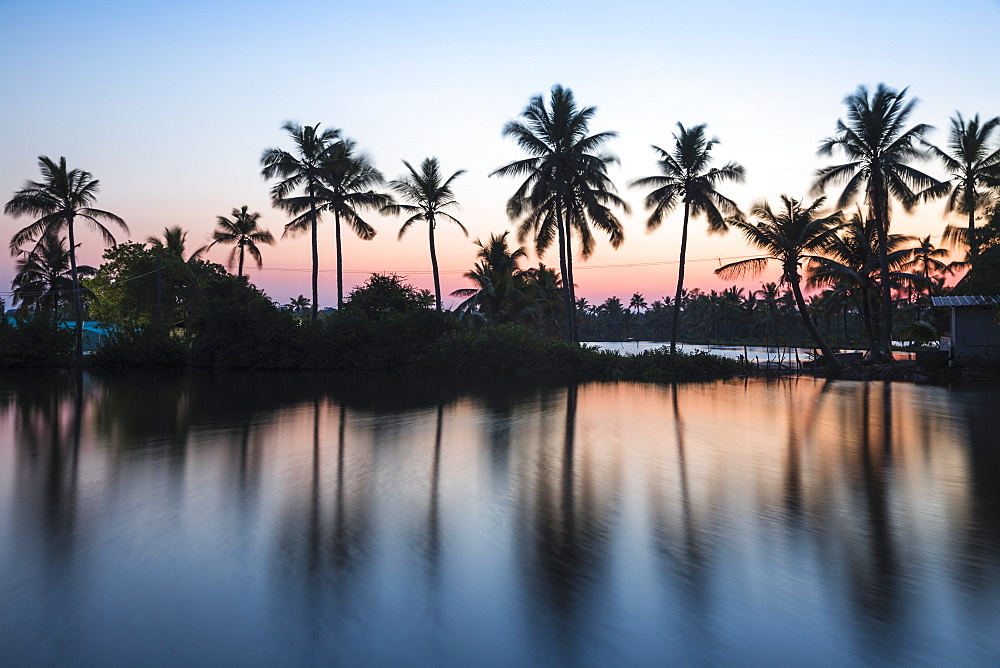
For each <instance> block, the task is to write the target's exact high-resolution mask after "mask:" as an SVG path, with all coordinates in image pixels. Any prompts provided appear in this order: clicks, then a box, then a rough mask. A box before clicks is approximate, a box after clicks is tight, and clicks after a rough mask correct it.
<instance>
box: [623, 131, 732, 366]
mask: <svg viewBox="0 0 1000 668" xmlns="http://www.w3.org/2000/svg"><path fill="white" fill-rule="evenodd" d="M677 127H678V130H679V131H678V133H677V134H675V135H674V147H673V149H672V150H671V151H665V150H663V149H662V148H660V147H658V146H653V150H654V151H656V153H657V154H658V155H659V156H660V159H659V161H658V164H659V167H660V174H658V175H657V176H647V177H645V178H641V179H636V180H635V181H633V182H632V183H631V186H632V187H633V188H653V191H652V192H650V193H649V194H648V195H646V200H645V203H646V208H647V209H652V213H651V214H650V216H649V220H647V221H646V229H647V230H649V231H652V230H655V229H656V228H658V227H659V226H660V224H661V223H662V222H663V219H664V218H665V217H666V216H667V215H668V214H670V212H672V211H673V210H674V208H675V207H676V206H677V204H678V203H683V204H684V223H683V227H682V228H681V257H680V264H679V267H678V270H677V292H676V293H675V296H674V319H673V322H672V323H671V325H670V352H675V351H676V350H677V323H678V321H679V320H680V309H681V295H682V294H683V291H684V263H685V260H686V258H687V239H688V221H689V220H690V219H691V216H698V215H701V214H704V215H705V217H706V218H708V231H709V234H720V233H723V232H725V231H726V219H727V218H728V217H738V216H740V210H739V207H737V206H736V203H735V202H733V201H732V200H730V199H728V198H726V197H723V196H722V194H720V193H719V191H717V190H716V187H717V186H718V184H720V183H724V182H726V181H732V182H737V183H738V182H741V181H743V176H744V170H743V167H742V165H739V164H737V163H735V162H729V163H726V164H725V165H723V166H722V167H712V168H711V169H710V168H709V167H708V165H709V163H710V162H711V161H712V156H711V152H712V148H713V147H714V146H715V145H716V144H717V143H718V142H719V140H718V139H714V138H713V139H707V138H706V137H705V124H704V123H703V124H701V125H696V126H694V127H693V128H685V127H684V126H683V125H682V124H680V123H678V124H677Z"/></svg>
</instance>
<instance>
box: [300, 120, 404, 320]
mask: <svg viewBox="0 0 1000 668" xmlns="http://www.w3.org/2000/svg"><path fill="white" fill-rule="evenodd" d="M323 166H324V171H323V172H322V174H321V176H320V179H321V181H322V183H321V185H320V187H319V189H318V190H317V192H316V193H315V201H316V206H317V208H316V211H317V214H321V213H322V212H324V211H326V212H331V211H332V212H333V219H334V225H335V228H334V229H335V232H336V239H337V308H338V309H342V308H344V262H343V258H344V251H343V241H342V238H341V229H340V228H341V225H340V223H341V221H343V222H346V223H347V224H348V225H349V226H350V227H351V229H352V230H353V231H354V233H355V234H356V235H358V237H359V238H361V239H363V240H365V241H371V240H372V239H374V238H375V234H376V231H375V228H374V227H372V226H371V225H369V224H368V223H367V222H365V220H364V219H363V218H362V217H361V216H360V215H359V213H358V211H359V210H363V209H371V210H380V209H383V208H385V207H386V206H388V205H390V204H392V198H391V197H389V196H388V195H386V194H383V193H377V192H375V191H374V190H373V188H375V187H377V186H381V185H383V184H384V183H385V178H384V177H383V176H382V172H380V171H378V170H377V169H375V167H374V166H373V165H372V164H371V159H370V158H369V157H368V156H367V155H365V154H364V153H360V152H358V150H357V146H356V144H355V143H354V142H353V141H351V140H350V139H346V138H345V139H341V140H340V141H338V142H336V143H335V144H333V145H332V146H331V147H330V151H329V153H328V156H327V158H326V160H325V162H324V165H323ZM307 200H308V198H306V197H302V198H298V200H297V201H295V202H294V203H292V202H289V205H288V206H287V207H286V208H288V210H290V211H293V212H304V213H302V215H301V216H299V217H298V218H296V219H295V220H293V221H291V222H290V223H288V225H286V226H285V230H286V232H288V231H291V232H300V231H304V230H305V229H307V227H308V226H309V224H310V223H311V211H310V208H309V202H308V201H307Z"/></svg>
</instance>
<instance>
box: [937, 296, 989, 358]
mask: <svg viewBox="0 0 1000 668" xmlns="http://www.w3.org/2000/svg"><path fill="white" fill-rule="evenodd" d="M931 302H932V303H933V304H934V306H948V307H950V308H951V357H952V359H953V360H954V361H956V362H959V363H968V362H987V361H992V362H1000V322H998V317H1000V295H994V296H992V297H990V296H986V297H931Z"/></svg>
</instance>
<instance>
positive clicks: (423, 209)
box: [382, 158, 469, 311]
mask: <svg viewBox="0 0 1000 668" xmlns="http://www.w3.org/2000/svg"><path fill="white" fill-rule="evenodd" d="M403 164H404V165H406V169H407V170H409V172H410V173H409V174H406V175H404V176H401V177H400V178H398V179H396V180H395V181H392V182H391V183H390V184H389V187H390V188H392V189H393V190H395V191H396V193H398V194H399V196H400V197H402V198H403V199H404V200H406V201H407V202H410V203H409V204H387V205H386V206H384V207H383V208H382V212H383V213H387V214H389V215H399V214H401V213H409V214H411V215H410V217H409V218H407V219H406V221H404V222H403V226H402V227H401V228H399V238H400V239H402V238H403V235H404V234H406V231H407V230H408V229H410V226H411V225H413V223H417V222H420V221H425V222H426V223H427V230H428V239H429V243H430V249H431V270H432V271H433V273H434V302H435V304H436V305H437V310H438V311H440V310H441V278H440V276H439V275H438V261H437V250H436V249H435V247H434V228H435V227H436V226H437V221H438V219H439V218H442V219H444V220H450V221H451V222H453V223H455V224H456V225H458V226H459V227H460V228H462V232H463V233H464V234H465V236H469V231H468V230H466V229H465V226H464V225H462V223H461V222H460V221H459V220H458V219H457V218H455V217H454V216H452V215H451V214H450V213H448V212H446V211H445V209H448V208H452V207H457V206H458V200H456V199H455V193H454V191H452V189H451V184H452V183H453V182H454V181H455V179H457V178H458V177H459V176H461V175H462V174H464V173H465V170H464V169H460V170H458V171H457V172H455V173H454V174H452V175H451V176H449V177H448V178H447V179H445V178H443V177H442V175H441V164H440V163H439V162H438V159H437V158H425V159H424V161H423V162H422V163H420V171H419V172H417V170H415V169H413V166H412V165H410V163H408V162H407V161H405V160H404V161H403Z"/></svg>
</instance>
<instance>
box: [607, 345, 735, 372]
mask: <svg viewBox="0 0 1000 668" xmlns="http://www.w3.org/2000/svg"><path fill="white" fill-rule="evenodd" d="M745 370H746V369H745V366H744V364H743V363H742V362H740V361H738V360H733V359H728V358H725V357H719V356H717V355H709V354H708V353H705V352H696V353H694V354H691V355H688V354H686V353H682V352H674V353H671V352H670V349H669V348H667V347H666V346H664V347H662V348H657V349H655V350H646V351H644V352H642V353H640V354H638V355H632V356H631V357H622V359H621V363H620V365H619V367H618V373H619V374H620V375H621V376H624V377H627V378H636V379H640V380H708V379H712V378H725V377H727V376H735V375H736V374H738V373H742V372H745Z"/></svg>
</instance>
